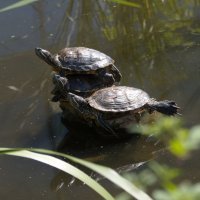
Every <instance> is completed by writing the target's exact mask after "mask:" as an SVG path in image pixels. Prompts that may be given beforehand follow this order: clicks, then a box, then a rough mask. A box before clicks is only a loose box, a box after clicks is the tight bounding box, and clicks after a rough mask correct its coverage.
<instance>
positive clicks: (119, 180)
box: [0, 148, 152, 200]
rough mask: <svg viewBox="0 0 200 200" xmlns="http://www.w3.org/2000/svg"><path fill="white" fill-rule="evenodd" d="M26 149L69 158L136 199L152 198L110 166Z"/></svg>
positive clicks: (54, 153)
mask: <svg viewBox="0 0 200 200" xmlns="http://www.w3.org/2000/svg"><path fill="white" fill-rule="evenodd" d="M6 150H10V153H12V151H19V150H24V149H17V148H16V149H14V148H13V149H12V148H10V149H6V148H0V153H1V151H4V153H5V151H6ZM26 150H30V151H33V152H38V153H44V154H51V155H56V156H62V157H64V158H67V159H69V160H71V161H73V162H76V163H79V164H80V165H83V166H85V167H87V168H89V169H91V170H93V171H95V172H97V173H99V174H101V175H102V176H104V177H106V178H107V179H108V180H110V181H111V182H113V183H115V184H116V185H118V186H119V187H120V188H122V189H124V190H125V191H126V192H127V193H129V194H130V195H131V196H133V197H135V198H136V199H138V200H152V198H151V197H149V196H148V195H147V194H146V193H145V192H143V191H142V190H140V189H138V188H137V187H136V186H134V185H133V184H132V183H131V182H129V181H128V180H126V179H125V178H123V177H122V176H120V175H119V174H118V173H117V172H116V171H115V170H112V169H111V168H108V167H104V166H101V165H97V164H94V163H91V162H88V161H85V160H82V159H79V158H75V157H73V156H69V155H67V154H63V153H59V152H54V151H51V150H45V149H35V148H33V149H32V148H31V149H26ZM8 153H9V152H7V153H6V154H8Z"/></svg>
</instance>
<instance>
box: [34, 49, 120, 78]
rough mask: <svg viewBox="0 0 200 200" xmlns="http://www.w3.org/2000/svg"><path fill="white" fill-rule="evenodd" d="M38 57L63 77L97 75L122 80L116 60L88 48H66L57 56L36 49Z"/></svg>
mask: <svg viewBox="0 0 200 200" xmlns="http://www.w3.org/2000/svg"><path fill="white" fill-rule="evenodd" d="M35 53H36V55H37V56H38V57H39V58H41V59H42V60H44V61H45V62H46V63H47V64H49V65H51V66H52V67H53V70H54V71H57V72H59V73H60V74H61V75H63V74H64V75H65V76H66V75H69V74H96V75H99V76H101V77H102V78H104V77H105V79H107V80H108V79H113V80H112V81H113V82H119V81H120V80H121V73H120V71H119V70H118V69H117V68H116V67H115V65H114V60H113V59H112V58H110V57H109V56H107V55H106V54H104V53H102V52H100V51H97V50H94V49H90V48H86V47H71V48H64V49H62V50H61V51H60V52H59V53H57V54H54V55H53V54H51V53H50V52H49V51H47V50H44V49H42V48H35Z"/></svg>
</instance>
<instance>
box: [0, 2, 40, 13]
mask: <svg viewBox="0 0 200 200" xmlns="http://www.w3.org/2000/svg"><path fill="white" fill-rule="evenodd" d="M36 1H38V0H21V1H18V2H17V3H13V4H11V5H9V6H7V7H5V8H1V9H0V13H1V12H5V11H8V10H12V9H15V8H20V7H22V6H26V5H28V4H31V3H33V2H36Z"/></svg>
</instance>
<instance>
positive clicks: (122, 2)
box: [109, 0, 141, 8]
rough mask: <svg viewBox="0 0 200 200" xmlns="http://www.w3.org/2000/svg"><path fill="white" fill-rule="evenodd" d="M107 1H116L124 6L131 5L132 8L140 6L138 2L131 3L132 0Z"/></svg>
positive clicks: (115, 0)
mask: <svg viewBox="0 0 200 200" xmlns="http://www.w3.org/2000/svg"><path fill="white" fill-rule="evenodd" d="M109 1H113V2H115V3H118V4H122V5H125V6H131V7H134V8H140V7H141V6H140V4H138V3H133V2H130V1H126V0H109Z"/></svg>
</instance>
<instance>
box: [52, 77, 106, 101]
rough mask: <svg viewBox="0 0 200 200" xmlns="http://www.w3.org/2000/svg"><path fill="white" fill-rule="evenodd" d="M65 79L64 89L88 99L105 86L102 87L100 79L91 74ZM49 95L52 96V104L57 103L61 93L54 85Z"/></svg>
mask: <svg viewBox="0 0 200 200" xmlns="http://www.w3.org/2000/svg"><path fill="white" fill-rule="evenodd" d="M53 75H54V74H53ZM65 78H66V85H65V87H67V88H68V91H69V92H72V93H74V94H78V95H80V96H82V97H88V96H90V95H91V94H92V93H93V92H95V91H96V90H98V89H101V88H103V87H105V85H102V81H101V78H100V77H98V76H97V77H96V76H94V75H91V74H84V75H83V74H80V75H69V76H67V77H65ZM51 93H52V94H53V95H54V97H53V98H52V101H54V102H57V101H59V98H60V97H61V93H60V91H59V89H58V88H57V87H56V84H55V88H54V89H53V90H52V92H51Z"/></svg>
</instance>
